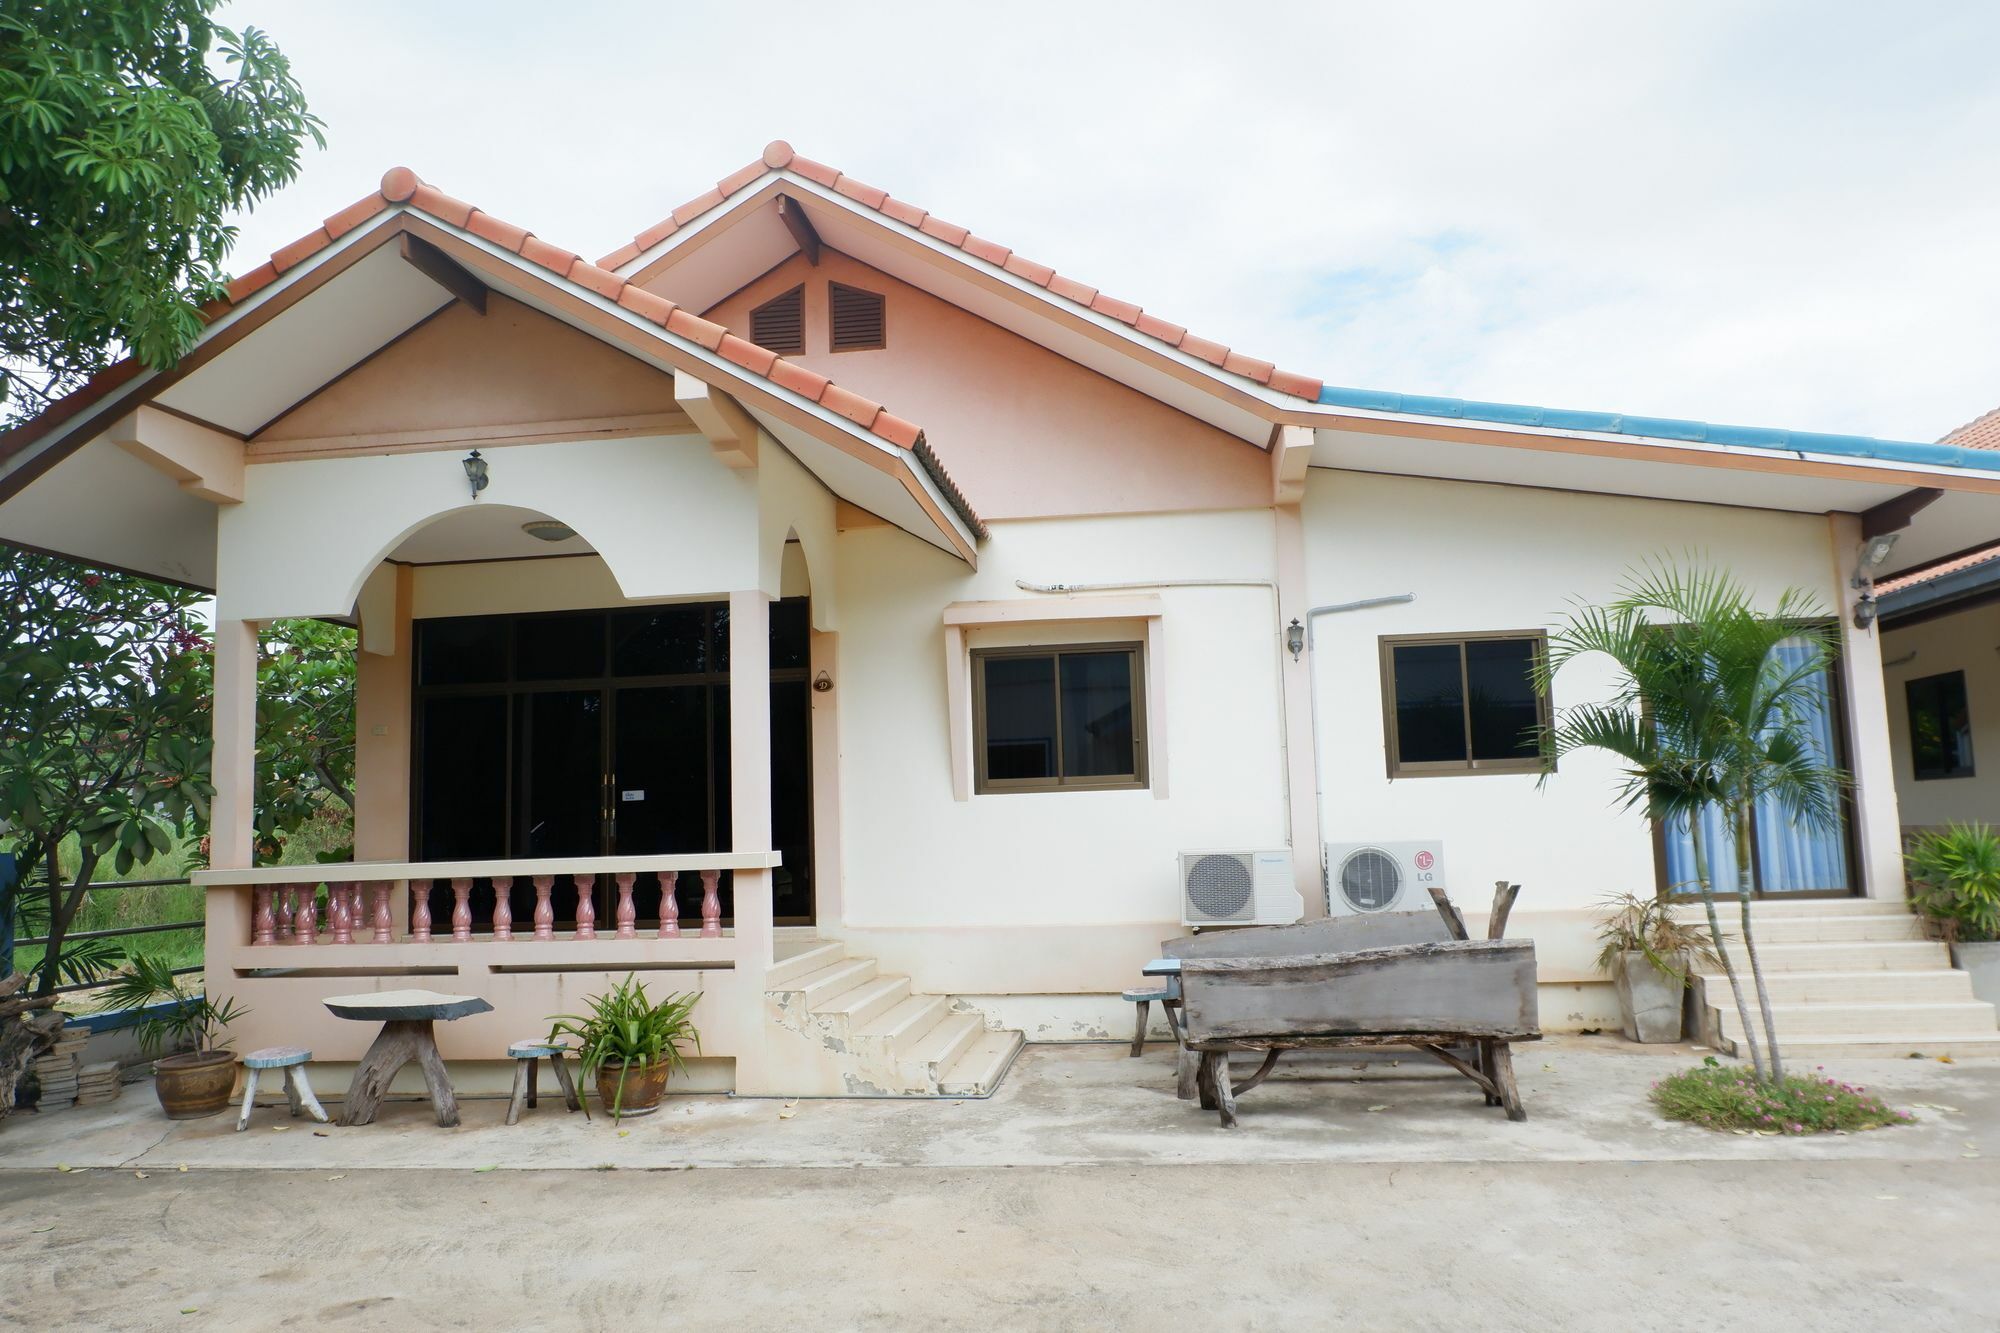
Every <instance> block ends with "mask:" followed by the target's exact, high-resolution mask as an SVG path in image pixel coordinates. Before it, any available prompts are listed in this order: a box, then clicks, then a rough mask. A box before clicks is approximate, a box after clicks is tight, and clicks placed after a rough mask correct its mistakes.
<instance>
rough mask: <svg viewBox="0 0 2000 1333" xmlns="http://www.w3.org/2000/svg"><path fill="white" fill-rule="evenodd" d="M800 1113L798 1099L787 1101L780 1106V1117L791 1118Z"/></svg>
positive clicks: (782, 1118)
mask: <svg viewBox="0 0 2000 1333" xmlns="http://www.w3.org/2000/svg"><path fill="white" fill-rule="evenodd" d="M798 1113H799V1104H798V1103H797V1102H796V1101H791V1102H786V1103H785V1104H784V1105H783V1106H781V1107H779V1108H778V1119H780V1120H790V1119H791V1118H792V1117H793V1116H795V1115H797V1114H798Z"/></svg>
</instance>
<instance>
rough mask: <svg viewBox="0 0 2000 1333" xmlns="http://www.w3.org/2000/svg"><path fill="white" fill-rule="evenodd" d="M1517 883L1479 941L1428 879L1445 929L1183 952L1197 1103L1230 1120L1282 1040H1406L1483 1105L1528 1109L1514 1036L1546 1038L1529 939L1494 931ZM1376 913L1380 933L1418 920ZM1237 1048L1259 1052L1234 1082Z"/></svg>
mask: <svg viewBox="0 0 2000 1333" xmlns="http://www.w3.org/2000/svg"><path fill="white" fill-rule="evenodd" d="M1519 892H1520V886H1519V885H1509V884H1505V883H1502V884H1501V885H1499V886H1498V890H1497V892H1496V893H1495V895H1494V908H1493V915H1492V918H1491V920H1490V922H1489V925H1488V935H1489V938H1487V939H1484V940H1472V939H1468V938H1466V935H1465V923H1464V919H1463V918H1462V917H1461V916H1460V915H1459V913H1458V910H1457V909H1456V908H1455V907H1453V906H1452V904H1451V902H1450V900H1449V899H1448V898H1446V897H1445V896H1444V894H1443V892H1442V891H1441V890H1433V891H1432V896H1433V898H1434V899H1435V900H1436V903H1437V908H1438V916H1437V918H1436V919H1437V920H1440V921H1441V922H1442V924H1443V926H1444V929H1445V931H1446V933H1447V938H1444V939H1441V940H1439V939H1433V940H1423V941H1419V942H1412V943H1392V944H1373V943H1371V946H1370V947H1363V948H1359V949H1348V950H1343V951H1339V952H1324V953H1315V954H1303V955H1301V954H1289V955H1278V956H1271V955H1264V956H1242V955H1239V956H1235V957H1231V956H1227V955H1223V956H1197V957H1185V956H1184V957H1182V958H1181V959H1180V960H1179V978H1180V1013H1179V1024H1178V1027H1179V1033H1180V1036H1181V1039H1182V1043H1183V1045H1184V1047H1185V1048H1186V1050H1187V1051H1189V1052H1191V1053H1192V1054H1193V1055H1194V1056H1195V1057H1196V1058H1197V1060H1198V1064H1197V1067H1196V1070H1195V1090H1196V1095H1197V1096H1198V1097H1199V1099H1200V1102H1201V1105H1202V1108H1203V1109H1204V1110H1214V1111H1218V1112H1219V1113H1220V1115H1221V1119H1222V1124H1223V1125H1224V1126H1225V1127H1234V1126H1235V1124H1236V1097H1237V1095H1238V1094H1239V1093H1243V1092H1248V1091H1250V1090H1251V1089H1253V1088H1255V1087H1256V1086H1257V1085H1258V1084H1260V1083H1262V1082H1263V1081H1264V1080H1265V1079H1266V1078H1267V1077H1269V1075H1270V1073H1271V1070H1272V1068H1273V1067H1274V1066H1275V1065H1276V1064H1277V1062H1278V1059H1279V1057H1280V1056H1281V1055H1282V1054H1283V1053H1284V1052H1286V1051H1299V1050H1330V1049H1353V1048H1366V1047H1382V1046H1401V1047H1409V1048H1411V1049H1414V1050H1417V1051H1419V1052H1422V1053H1423V1054H1425V1055H1428V1056H1430V1057H1432V1058H1434V1059H1436V1060H1438V1061H1439V1062H1440V1063H1442V1064H1444V1065H1445V1066H1447V1067H1448V1068H1451V1069H1453V1070H1456V1071H1457V1072H1458V1073H1460V1074H1463V1075H1464V1076H1465V1077H1466V1078H1468V1079H1470V1080H1472V1082H1473V1083H1475V1084H1477V1085H1478V1086H1479V1087H1480V1089H1481V1090H1482V1091H1484V1092H1485V1094H1486V1100H1487V1104H1488V1105H1495V1104H1497V1105H1500V1106H1503V1107H1505V1108H1506V1111H1507V1118H1508V1119H1510V1120H1525V1119H1526V1118H1527V1113H1526V1111H1525V1110H1524V1109H1523V1108H1522V1105H1521V1096H1520V1091H1519V1089H1518V1088H1517V1087H1516V1085H1515V1082H1514V1066H1513V1053H1512V1049H1511V1043H1513V1042H1516V1041H1536V1040H1539V1039H1540V1038H1541V1029H1540V1026H1539V1019H1538V1015H1537V1004H1536V992H1535V946H1534V944H1533V942H1532V941H1528V940H1506V939H1502V938H1500V936H1501V935H1502V934H1503V933H1504V931H1505V929H1506V921H1507V915H1508V912H1509V911H1510V910H1511V909H1512V907H1513V903H1514V898H1515V896H1516V895H1517V894H1518V893H1519ZM1393 915H1395V916H1401V917H1410V916H1413V915H1414V916H1427V915H1429V914H1427V913H1418V914H1410V913H1397V914H1393ZM1369 919H1370V918H1348V920H1350V921H1355V920H1369ZM1372 920H1374V921H1376V922H1378V923H1383V924H1382V925H1381V926H1380V927H1379V929H1378V932H1377V935H1376V938H1378V939H1379V938H1382V937H1387V936H1392V935H1394V934H1395V933H1397V932H1398V931H1400V930H1406V929H1412V928H1421V927H1417V926H1416V925H1415V923H1413V922H1409V921H1404V922H1401V923H1396V922H1391V921H1390V920H1389V918H1388V917H1386V916H1385V917H1376V918H1372ZM1313 924H1314V925H1319V924H1321V923H1313ZM1281 929H1282V930H1286V931H1298V930H1300V929H1301V928H1300V927H1283V928H1281ZM1223 938H1224V939H1227V937H1226V936H1225V937H1223ZM1454 1048H1457V1049H1454ZM1236 1051H1245V1052H1254V1053H1261V1054H1262V1055H1263V1057H1264V1059H1263V1063H1262V1064H1261V1065H1260V1066H1259V1067H1258V1069H1257V1071H1256V1073H1254V1074H1252V1075H1251V1076H1250V1077H1249V1078H1248V1079H1247V1080H1245V1081H1244V1082H1243V1083H1242V1084H1241V1085H1240V1086H1239V1085H1236V1084H1235V1083H1234V1080H1233V1079H1232V1078H1231V1075H1230V1072H1229V1056H1230V1054H1231V1053H1232V1052H1236ZM1468 1056H1469V1057H1470V1058H1468Z"/></svg>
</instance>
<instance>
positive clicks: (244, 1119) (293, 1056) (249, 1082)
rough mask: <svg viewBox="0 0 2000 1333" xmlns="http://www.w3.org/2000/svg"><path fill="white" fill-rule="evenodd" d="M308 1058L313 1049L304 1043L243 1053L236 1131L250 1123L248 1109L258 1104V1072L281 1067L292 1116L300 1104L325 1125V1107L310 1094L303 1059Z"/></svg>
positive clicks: (310, 1057) (296, 1112) (242, 1129)
mask: <svg viewBox="0 0 2000 1333" xmlns="http://www.w3.org/2000/svg"><path fill="white" fill-rule="evenodd" d="M310 1059H312V1052H311V1051H309V1050H307V1049H306V1048H305V1047H303V1046H266V1047H265V1048H264V1049H263V1050H261V1051H252V1052H250V1054H248V1055H246V1056H244V1057H243V1068H244V1071H245V1077H244V1080H243V1109H242V1111H241V1112H239V1113H238V1114H237V1117H236V1132H237V1133H239V1134H241V1133H242V1132H243V1131H244V1130H246V1129H248V1128H249V1127H250V1110H251V1108H252V1107H254V1106H255V1105H256V1104H257V1076H258V1075H259V1074H260V1073H262V1072H263V1071H264V1070H266V1069H282V1070H283V1071H284V1074H285V1100H286V1101H287V1102H289V1103H290V1104H291V1108H292V1115H293V1116H295V1117H296V1116H297V1115H298V1113H299V1111H300V1109H301V1108H303V1109H304V1110H305V1111H307V1112H308V1113H310V1114H311V1116H312V1118H313V1119H315V1120H317V1121H319V1122H320V1123H321V1124H322V1125H324V1124H325V1123H326V1109H325V1108H324V1107H322V1106H321V1105H320V1104H319V1098H317V1097H315V1096H313V1090H312V1084H310V1083H308V1082H307V1081H306V1061H308V1060H310Z"/></svg>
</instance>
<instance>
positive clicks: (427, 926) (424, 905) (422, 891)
mask: <svg viewBox="0 0 2000 1333" xmlns="http://www.w3.org/2000/svg"><path fill="white" fill-rule="evenodd" d="M410 893H411V895H412V901H411V903H410V938H411V939H413V940H415V941H416V942H417V943H418V944H429V943H430V942H431V882H430V881H429V880H427V879H413V880H411V881H410Z"/></svg>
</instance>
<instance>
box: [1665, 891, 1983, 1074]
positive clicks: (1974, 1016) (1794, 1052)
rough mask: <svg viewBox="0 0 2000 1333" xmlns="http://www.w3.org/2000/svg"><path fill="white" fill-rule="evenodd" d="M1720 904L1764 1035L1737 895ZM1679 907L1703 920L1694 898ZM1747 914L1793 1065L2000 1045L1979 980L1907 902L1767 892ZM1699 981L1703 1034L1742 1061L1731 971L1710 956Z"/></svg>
mask: <svg viewBox="0 0 2000 1333" xmlns="http://www.w3.org/2000/svg"><path fill="white" fill-rule="evenodd" d="M1716 911H1717V913H1718V915H1719V916H1720V918H1721V921H1722V929H1723V939H1724V942H1725V943H1726V944H1727V945H1728V947H1729V960H1730V962H1731V963H1732V964H1734V965H1735V967H1736V974H1737V977H1738V979H1739V980H1740V981H1741V982H1742V983H1743V988H1744V999H1745V1002H1746V1003H1747V1005H1748V1006H1749V1009H1750V1021H1751V1022H1752V1023H1753V1024H1755V1025H1756V1026H1757V1036H1758V1040H1759V1044H1760V1045H1761V1044H1762V1039H1763V1018H1762V1017H1761V1015H1760V1013H1759V1011H1758V1008H1757V997H1756V991H1755V989H1754V985H1753V983H1752V981H1751V979H1750V968H1749V961H1748V959H1747V958H1746V957H1745V956H1744V953H1743V947H1742V944H1741V942H1740V940H1739V938H1738V936H1739V934H1740V931H1739V929H1738V928H1737V926H1736V923H1737V921H1738V919H1739V915H1738V914H1739V909H1738V907H1737V905H1736V903H1735V901H1734V900H1733V899H1718V900H1717V902H1716ZM1675 915H1676V916H1677V917H1679V918H1680V919H1681V920H1683V921H1705V920H1706V917H1705V915H1704V913H1703V912H1702V909H1701V908H1700V907H1698V906H1697V907H1682V908H1677V909H1676V912H1675ZM1750 919H1751V923H1752V928H1753V929H1754V930H1755V931H1756V936H1757V957H1758V960H1759V961H1760V962H1761V963H1762V964H1763V966H1764V980H1765V984H1766V986H1767V988H1768V989H1769V991H1770V994H1771V1012H1772V1017H1773V1019H1774V1020H1775V1021H1776V1024H1777V1029H1778V1043H1779V1048H1780V1054H1782V1055H1783V1056H1784V1058H1785V1060H1786V1062H1787V1064H1796V1063H1797V1062H1799V1061H1801V1060H1822V1059H1827V1058H1838V1057H1842V1056H1848V1057H1892V1058H1902V1057H1906V1056H1909V1055H1911V1054H1913V1053H1916V1054H1922V1055H1927V1056H1939V1055H1949V1056H1952V1057H1954V1058H1955V1057H1957V1056H1961V1055H2000V1025H1996V1021H1995V1014H1994V1008H1993V1006H1992V1005H1990V1004H1987V1003H1984V1002H1983V1001H1980V1000H1977V999H1974V998H1973V994H1972V979H1971V978H1970V977H1968V976H1967V975H1966V974H1965V973H1963V972H1960V971H1957V970H1956V969H1954V968H1953V967H1952V965H1951V951H1950V949H1949V948H1948V947H1946V946H1945V945H1943V944H1941V943H1939V942H1937V941H1935V940H1932V939H1929V938H1926V936H1925V935H1924V931H1923V925H1922V923H1921V922H1920V921H1918V919H1917V918H1916V917H1915V916H1914V915H1912V914H1911V912H1910V910H1909V908H1908V907H1906V906H1905V905H1904V904H1902V903H1900V902H1883V901H1878V900H1874V899H1867V898H1841V899H1826V898H1818V899H1805V900H1795V901H1790V902H1787V901H1784V900H1782V899H1769V898H1766V899H1760V900H1758V901H1757V902H1755V903H1753V904H1752V905H1751V908H1750ZM1694 988H1695V994H1694V1002H1695V1005H1696V1012H1697V1014H1698V1015H1699V1021H1700V1028H1699V1030H1700V1032H1701V1037H1702V1040H1703V1041H1705V1042H1707V1043H1708V1044H1709V1045H1711V1046H1714V1047H1715V1048H1717V1049H1718V1050H1721V1051H1725V1052H1727V1053H1729V1054H1731V1055H1741V1056H1743V1057H1745V1058H1746V1059H1747V1058H1748V1057H1749V1053H1750V1052H1749V1047H1748V1046H1746V1045H1745V1044H1744V1042H1743V1033H1742V1025H1741V1023H1740V1022H1739V1020H1738V1018H1737V1015H1736V1002H1735V999H1734V998H1733V997H1732V996H1731V994H1730V990H1729V978H1728V977H1726V976H1725V975H1723V972H1722V969H1721V968H1720V967H1719V966H1717V965H1716V964H1714V963H1704V964H1701V965H1699V966H1698V967H1697V969H1696V972H1695V978H1694Z"/></svg>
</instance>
